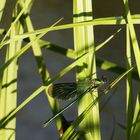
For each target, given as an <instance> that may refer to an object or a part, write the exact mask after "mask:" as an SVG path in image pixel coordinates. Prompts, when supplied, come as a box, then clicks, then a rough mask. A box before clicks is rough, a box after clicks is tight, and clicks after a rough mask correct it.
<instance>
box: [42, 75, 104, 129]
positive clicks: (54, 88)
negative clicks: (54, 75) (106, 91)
mask: <svg viewBox="0 0 140 140" xmlns="http://www.w3.org/2000/svg"><path fill="white" fill-rule="evenodd" d="M106 81H107V79H106V78H105V77H103V76H102V78H101V79H92V80H89V81H85V82H81V83H79V84H77V83H75V82H73V83H57V84H54V85H50V86H49V88H48V94H49V95H50V96H51V97H53V98H55V99H61V100H69V99H72V98H74V97H75V99H74V100H73V101H72V102H71V103H70V104H68V105H67V106H66V107H64V108H63V109H62V110H60V111H59V112H58V113H57V114H56V115H54V116H53V117H52V118H50V119H49V120H47V121H46V122H45V123H44V125H43V127H46V126H47V125H48V123H50V122H51V121H52V120H54V119H55V118H56V117H58V116H59V115H60V114H62V113H63V112H64V111H65V110H67V109H68V108H69V107H70V106H72V105H73V104H74V103H76V102H77V101H78V100H79V99H81V98H82V97H83V96H84V95H85V94H86V93H91V92H93V91H94V90H95V89H98V88H99V87H101V86H102V85H104V84H105V83H106ZM84 89H85V90H84ZM79 92H80V94H78V93H79Z"/></svg>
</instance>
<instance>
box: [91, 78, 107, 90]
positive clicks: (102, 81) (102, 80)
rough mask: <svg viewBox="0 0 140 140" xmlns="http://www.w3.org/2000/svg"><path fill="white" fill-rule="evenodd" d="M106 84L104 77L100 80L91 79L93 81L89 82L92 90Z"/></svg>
mask: <svg viewBox="0 0 140 140" xmlns="http://www.w3.org/2000/svg"><path fill="white" fill-rule="evenodd" d="M106 82H107V79H106V77H104V76H102V78H101V79H93V80H91V84H92V86H93V87H94V88H97V87H99V86H101V85H103V84H104V83H106Z"/></svg>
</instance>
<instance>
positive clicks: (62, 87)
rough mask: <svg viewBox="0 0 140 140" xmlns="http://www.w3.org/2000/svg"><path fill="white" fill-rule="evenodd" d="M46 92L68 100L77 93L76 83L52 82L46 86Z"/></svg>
mask: <svg viewBox="0 0 140 140" xmlns="http://www.w3.org/2000/svg"><path fill="white" fill-rule="evenodd" d="M48 93H49V95H50V96H51V97H53V98H57V99H62V100H68V99H70V98H73V97H75V96H76V95H77V84H76V83H58V84H54V85H51V86H50V87H49V88H48Z"/></svg>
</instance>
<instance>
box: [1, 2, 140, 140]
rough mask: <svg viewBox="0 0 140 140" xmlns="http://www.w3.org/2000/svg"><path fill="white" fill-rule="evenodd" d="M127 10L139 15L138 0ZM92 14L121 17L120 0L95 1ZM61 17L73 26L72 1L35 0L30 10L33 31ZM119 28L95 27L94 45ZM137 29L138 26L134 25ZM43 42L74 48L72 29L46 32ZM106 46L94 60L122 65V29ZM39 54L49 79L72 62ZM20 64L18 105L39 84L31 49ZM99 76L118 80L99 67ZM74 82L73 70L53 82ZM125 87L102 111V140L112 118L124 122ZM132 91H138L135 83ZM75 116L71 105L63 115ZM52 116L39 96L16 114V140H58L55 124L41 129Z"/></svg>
mask: <svg viewBox="0 0 140 140" xmlns="http://www.w3.org/2000/svg"><path fill="white" fill-rule="evenodd" d="M13 6H14V1H12V0H9V1H7V4H6V9H5V13H4V16H3V20H2V23H1V26H2V27H4V28H7V29H8V27H9V26H10V22H11V14H12V8H13ZM130 7H131V12H132V14H136V13H140V1H139V0H135V1H132V0H131V1H130ZM93 11H94V12H93V16H94V18H99V17H109V16H110V17H111V16H120V15H124V6H123V1H122V0H117V1H116V0H106V1H102V0H96V1H93ZM62 17H64V20H63V21H62V22H61V24H65V23H72V1H70V0H69V1H66V0H60V1H58V0H38V1H37V0H36V1H35V3H34V5H33V8H32V11H31V19H32V22H33V24H34V27H35V29H40V28H45V27H49V26H51V25H52V24H53V23H54V22H56V21H57V20H58V19H60V18H62ZM120 27H121V26H98V27H95V28H94V29H95V45H97V44H99V43H101V42H103V41H104V40H105V39H107V38H108V37H109V36H110V35H112V34H113V33H114V32H116V30H117V29H118V28H120ZM136 29H139V27H138V26H137V28H136ZM137 36H139V32H137ZM44 39H45V40H47V41H50V42H52V43H53V44H57V45H60V46H62V47H66V48H73V31H72V29H68V30H61V31H54V32H49V33H48V34H47V35H46V36H45V37H44ZM105 46H106V47H104V49H102V50H101V51H99V52H98V53H97V57H98V58H100V59H102V60H110V61H113V62H115V63H117V64H119V65H122V66H125V58H124V57H125V55H124V53H125V29H123V31H122V32H120V33H119V34H118V35H117V36H116V37H115V38H114V39H113V40H112V41H110V42H109V43H108V44H107V45H105ZM42 51H43V55H44V57H45V61H46V67H47V68H48V69H49V72H50V74H51V76H54V75H55V74H57V73H58V72H59V71H60V70H62V69H63V68H65V67H66V66H67V65H68V64H70V63H71V62H72V60H70V59H68V58H65V57H64V56H61V55H58V54H56V53H53V52H51V51H49V50H45V49H42ZM19 64H20V65H19V81H18V104H20V103H21V102H22V101H24V100H25V99H26V98H27V97H28V96H29V95H31V94H32V92H33V91H35V90H36V89H37V88H39V87H40V86H41V85H42V82H41V79H40V77H39V75H38V71H37V65H36V62H35V59H34V57H33V54H32V50H31V49H30V50H29V51H28V52H26V53H25V54H24V55H23V56H22V57H21V58H20V61H19ZM102 75H106V76H107V77H108V80H109V81H112V80H113V79H114V78H115V77H117V74H114V73H111V72H107V71H102V70H100V69H99V68H98V76H99V77H101V76H102ZM74 79H75V74H74V70H73V71H71V72H69V73H68V74H67V75H65V76H64V77H62V78H61V79H59V80H57V81H56V82H64V81H66V82H71V81H74ZM134 82H135V81H134ZM124 87H125V81H123V82H122V83H121V86H120V87H119V88H118V90H117V92H116V94H115V95H114V96H113V98H112V100H111V101H110V102H109V103H108V104H107V105H106V107H105V108H104V110H103V111H102V112H101V132H102V140H108V139H109V138H110V136H111V131H112V129H113V125H114V122H113V116H115V117H116V119H117V120H118V121H119V122H120V123H123V124H124V123H125V121H126V120H125V95H124V94H125V91H124ZM134 88H135V89H137V83H136V82H135V87H134ZM64 104H65V103H64ZM63 106H64V105H63ZM75 114H76V108H75V107H74V106H73V107H72V108H70V109H69V110H68V111H67V112H66V113H65V116H66V118H67V119H68V120H72V119H74V118H75V116H76V115H75ZM51 115H52V113H51V110H50V106H49V104H48V101H47V100H46V96H45V94H44V93H42V94H40V95H39V96H37V97H36V98H35V99H34V100H33V101H32V102H30V103H29V104H28V105H27V106H26V107H25V108H24V109H23V110H22V111H20V112H19V113H18V115H17V140H25V139H26V140H46V139H47V140H57V139H58V134H57V131H56V126H55V124H54V123H53V124H50V125H49V127H48V128H45V129H44V128H42V124H43V122H44V121H46V120H47V119H48V118H50V117H51ZM118 139H119V140H124V139H125V131H124V130H122V129H121V128H120V127H119V126H117V125H116V131H115V136H114V140H118Z"/></svg>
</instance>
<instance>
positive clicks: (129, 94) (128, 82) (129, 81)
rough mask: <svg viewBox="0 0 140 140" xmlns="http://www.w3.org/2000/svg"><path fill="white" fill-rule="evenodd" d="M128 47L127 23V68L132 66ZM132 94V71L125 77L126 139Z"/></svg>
mask: <svg viewBox="0 0 140 140" xmlns="http://www.w3.org/2000/svg"><path fill="white" fill-rule="evenodd" d="M131 58H132V57H131V48H130V34H129V28H128V25H126V61H127V69H130V68H131V67H132V62H131ZM133 113H134V111H133V94H132V73H131V72H130V73H128V74H127V79H126V118H127V129H126V130H127V139H128V140H129V137H130V132H131V127H132V121H133Z"/></svg>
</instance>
